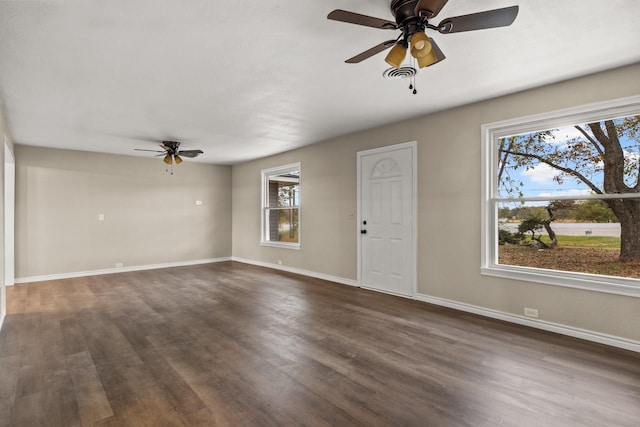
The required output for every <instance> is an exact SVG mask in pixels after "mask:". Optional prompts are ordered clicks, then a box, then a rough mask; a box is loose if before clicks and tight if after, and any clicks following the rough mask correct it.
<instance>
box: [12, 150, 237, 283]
mask: <svg viewBox="0 0 640 427" xmlns="http://www.w3.org/2000/svg"><path fill="white" fill-rule="evenodd" d="M15 153H16V278H27V277H35V276H43V275H52V274H59V273H73V272H82V271H94V270H101V269H110V268H114V267H115V264H116V263H120V262H121V263H123V264H124V266H125V267H129V266H142V265H152V264H160V263H172V262H181V261H193V260H203V259H210V258H219V257H229V256H230V255H231V168H230V167H229V166H214V165H207V164H199V163H194V162H189V161H188V160H186V161H185V162H184V163H183V164H181V165H179V166H175V172H174V175H170V174H169V173H166V172H165V167H164V164H163V163H162V161H161V160H160V159H153V158H149V159H146V158H140V157H132V156H118V155H110V154H99V153H88V152H81V151H69V150H56V149H46V148H37V147H29V146H22V145H17V146H16V151H15ZM197 200H200V201H202V204H201V205H196V201H197ZM99 214H104V218H105V219H104V221H98V215H99Z"/></svg>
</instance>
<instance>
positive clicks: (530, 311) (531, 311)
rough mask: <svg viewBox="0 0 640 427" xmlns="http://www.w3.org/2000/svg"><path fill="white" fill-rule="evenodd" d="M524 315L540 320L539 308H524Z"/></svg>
mask: <svg viewBox="0 0 640 427" xmlns="http://www.w3.org/2000/svg"><path fill="white" fill-rule="evenodd" d="M524 315H525V316H527V317H535V318H536V319H537V318H538V309H537V308H529V307H525V308H524Z"/></svg>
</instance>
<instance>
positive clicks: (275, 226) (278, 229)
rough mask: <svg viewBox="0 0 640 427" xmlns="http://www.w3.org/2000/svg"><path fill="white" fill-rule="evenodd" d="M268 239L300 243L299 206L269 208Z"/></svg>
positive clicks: (267, 216)
mask: <svg viewBox="0 0 640 427" xmlns="http://www.w3.org/2000/svg"><path fill="white" fill-rule="evenodd" d="M266 218H267V230H268V236H267V240H269V241H272V242H287V243H298V208H290V209H268V210H267V215H266Z"/></svg>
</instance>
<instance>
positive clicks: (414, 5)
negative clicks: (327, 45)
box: [327, 0, 518, 68]
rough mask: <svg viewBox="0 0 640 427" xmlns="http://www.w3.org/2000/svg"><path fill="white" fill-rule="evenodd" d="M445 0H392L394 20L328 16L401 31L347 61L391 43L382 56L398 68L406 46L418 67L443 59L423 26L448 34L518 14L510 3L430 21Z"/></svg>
mask: <svg viewBox="0 0 640 427" xmlns="http://www.w3.org/2000/svg"><path fill="white" fill-rule="evenodd" d="M447 2H448V0H392V1H391V13H392V14H393V16H394V18H395V22H394V21H389V20H386V19H380V18H375V17H372V16H367V15H361V14H359V13H354V12H348V11H346V10H341V9H336V10H334V11H333V12H331V13H329V15H328V16H327V18H328V19H331V20H334V21H341V22H346V23H349V24H358V25H364V26H366V27H373V28H379V29H382V30H401V31H402V33H401V34H400V35H399V36H398V38H396V39H392V40H387V41H385V42H382V43H380V44H379V45H377V46H374V47H372V48H371V49H368V50H365V51H364V52H362V53H360V54H358V55H356V56H354V57H352V58H349V59H347V60H346V61H345V62H346V63H348V64H355V63H358V62H361V61H363V60H365V59H367V58H370V57H372V56H373V55H376V54H378V53H380V52H383V51H385V50H387V49H389V48H390V47H392V46H393V48H392V49H391V51H389V54H388V55H387V57H386V58H385V61H386V62H387V63H388V64H389V65H391V66H392V67H394V68H400V66H401V65H402V62H403V61H404V59H405V57H406V55H407V49H409V50H410V53H411V56H412V57H414V58H415V59H416V60H417V62H418V66H419V68H424V67H428V66H430V65H433V64H436V63H438V62H440V61H442V60H444V59H445V55H444V54H443V53H442V51H441V50H440V48H439V47H438V45H437V44H436V42H435V41H433V39H431V38H430V37H428V36H427V35H426V34H425V29H430V30H436V31H438V32H439V33H441V34H451V33H460V32H463V31H474V30H483V29H487V28H496V27H507V26H509V25H511V24H512V23H513V21H514V20H515V19H516V16H517V15H518V6H511V7H505V8H501V9H492V10H487V11H484V12H478V13H472V14H469V15H460V16H454V17H451V18H446V19H444V20H442V21H441V22H440V23H439V24H438V25H432V24H430V23H429V20H430V19H432V18H435V16H436V15H438V13H439V12H440V10H442V8H443V7H444V6H445V5H446V4H447Z"/></svg>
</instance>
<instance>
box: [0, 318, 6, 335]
mask: <svg viewBox="0 0 640 427" xmlns="http://www.w3.org/2000/svg"><path fill="white" fill-rule="evenodd" d="M4 318H5V316H0V331H2V325H4Z"/></svg>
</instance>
